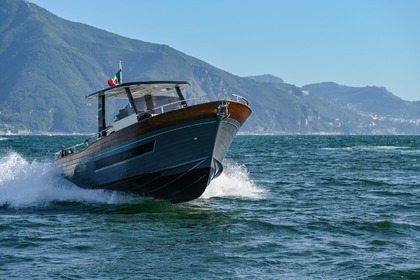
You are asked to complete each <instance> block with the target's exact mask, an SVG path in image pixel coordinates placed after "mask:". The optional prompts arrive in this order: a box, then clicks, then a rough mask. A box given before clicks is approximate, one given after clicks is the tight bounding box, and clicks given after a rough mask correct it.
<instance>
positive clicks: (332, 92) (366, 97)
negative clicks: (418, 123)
mask: <svg viewBox="0 0 420 280" xmlns="http://www.w3.org/2000/svg"><path fill="white" fill-rule="evenodd" d="M302 89H304V90H307V91H309V92H311V93H313V94H315V95H317V96H319V97H320V98H322V99H324V100H327V101H328V102H331V103H333V104H335V105H338V106H340V107H346V108H349V109H352V110H355V111H360V112H365V113H372V114H377V115H381V116H385V117H402V118H419V117H420V106H419V105H420V103H419V102H409V101H404V100H402V99H401V98H399V97H397V96H395V95H393V94H392V93H390V92H389V91H387V90H386V89H385V88H383V87H375V86H366V87H349V86H343V85H339V84H336V83H333V82H325V83H318V84H311V85H306V86H303V87H302Z"/></svg>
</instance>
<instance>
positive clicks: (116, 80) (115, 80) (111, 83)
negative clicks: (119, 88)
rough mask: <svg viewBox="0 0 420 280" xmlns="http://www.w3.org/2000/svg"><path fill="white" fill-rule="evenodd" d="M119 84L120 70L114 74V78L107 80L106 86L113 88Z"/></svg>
mask: <svg viewBox="0 0 420 280" xmlns="http://www.w3.org/2000/svg"><path fill="white" fill-rule="evenodd" d="M119 84H121V68H120V69H119V70H118V71H117V73H115V76H114V77H113V78H111V79H109V80H108V85H109V86H110V87H115V86H116V85H119Z"/></svg>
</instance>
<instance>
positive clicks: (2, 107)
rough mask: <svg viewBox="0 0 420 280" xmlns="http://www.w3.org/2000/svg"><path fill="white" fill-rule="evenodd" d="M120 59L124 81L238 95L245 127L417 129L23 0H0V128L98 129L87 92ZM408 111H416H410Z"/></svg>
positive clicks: (193, 93)
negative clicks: (181, 84)
mask: <svg viewBox="0 0 420 280" xmlns="http://www.w3.org/2000/svg"><path fill="white" fill-rule="evenodd" d="M119 61H122V64H123V78H124V81H125V82H128V81H137V80H185V81H188V82H189V83H190V84H191V87H190V89H189V90H188V91H187V92H186V93H187V98H197V97H199V98H201V99H205V100H215V99H219V98H231V95H232V94H239V95H242V96H244V97H245V98H247V99H248V100H249V101H250V104H251V107H252V109H253V114H252V115H251V117H250V118H249V119H248V121H247V122H246V124H245V125H244V126H243V127H242V128H241V131H242V132H243V133H304V134H307V133H343V134H355V133H358V134H387V133H400V134H407V133H408V134H420V129H419V125H418V124H417V125H416V124H415V123H414V124H413V123H410V124H404V125H399V124H398V123H395V122H390V121H389V120H387V119H384V120H381V119H378V118H376V119H374V121H375V122H374V125H372V121H373V119H372V116H371V115H369V114H366V113H364V112H363V113H360V112H359V111H357V110H353V108H349V107H348V106H347V107H346V106H343V104H341V103H339V102H332V101H331V100H330V99H328V98H326V97H325V96H322V95H321V94H320V93H319V91H318V90H314V89H313V88H299V87H297V86H295V85H291V84H287V81H286V82H285V81H283V80H282V79H281V78H278V77H274V76H271V75H262V76H254V77H238V76H236V75H234V74H231V73H228V72H226V71H224V70H222V69H218V68H216V67H213V66H211V65H209V64H208V63H206V62H204V61H202V60H200V59H197V58H194V57H191V56H189V55H188V54H185V53H182V52H181V51H179V50H176V49H173V48H171V47H169V46H167V45H160V44H152V43H148V42H144V41H141V40H133V39H129V38H125V37H122V36H119V35H118V34H113V33H110V32H107V31H105V30H100V29H97V28H94V27H91V26H88V25H85V24H82V23H76V22H71V21H68V20H65V19H62V18H59V17H57V16H55V15H54V14H52V13H50V12H48V11H47V10H45V9H43V8H41V7H39V6H37V5H35V4H32V3H30V2H27V1H24V0H3V1H2V6H1V7H0V71H1V73H2V75H0V88H1V91H0V132H2V131H3V132H17V131H30V132H65V133H72V132H78V133H90V132H94V131H95V130H96V110H97V109H96V108H97V104H96V102H95V100H88V99H85V96H86V95H87V94H89V93H91V92H94V91H97V90H98V89H101V88H104V87H106V86H107V84H106V81H107V80H108V79H109V78H110V77H111V76H113V75H114V74H115V72H116V70H117V67H118V63H119ZM279 63H281V62H279ZM360 98H363V96H362V97H360ZM343 102H344V101H343ZM380 102H381V101H380V100H378V103H380ZM407 118H411V119H416V118H420V117H419V116H418V114H417V115H416V112H415V111H413V113H412V114H411V115H410V116H407Z"/></svg>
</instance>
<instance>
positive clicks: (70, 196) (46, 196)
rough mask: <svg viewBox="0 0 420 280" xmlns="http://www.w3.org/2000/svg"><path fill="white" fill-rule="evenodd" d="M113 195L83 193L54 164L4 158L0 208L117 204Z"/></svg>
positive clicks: (16, 156) (0, 171) (14, 155)
mask: <svg viewBox="0 0 420 280" xmlns="http://www.w3.org/2000/svg"><path fill="white" fill-rule="evenodd" d="M118 200H119V198H118V196H116V195H115V194H114V193H113V192H107V191H102V190H86V189H81V188H79V187H77V186H75V185H74V184H72V183H70V182H69V181H67V180H65V179H64V178H63V177H61V175H60V174H59V172H58V170H57V169H56V168H55V167H54V166H53V164H52V163H42V162H37V161H33V162H28V161H27V160H26V159H24V158H23V157H22V156H21V155H19V154H18V153H16V152H11V153H9V154H7V155H5V156H1V163H0V206H3V207H4V206H9V207H15V208H20V207H32V206H41V205H46V204H49V203H51V202H57V201H74V202H88V203H91V202H94V203H115V202H118Z"/></svg>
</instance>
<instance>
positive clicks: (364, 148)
mask: <svg viewBox="0 0 420 280" xmlns="http://www.w3.org/2000/svg"><path fill="white" fill-rule="evenodd" d="M406 149H411V147H403V146H351V147H338V148H321V150H329V151H339V150H344V151H353V150H356V151H357V150H361V151H390V150H406Z"/></svg>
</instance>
